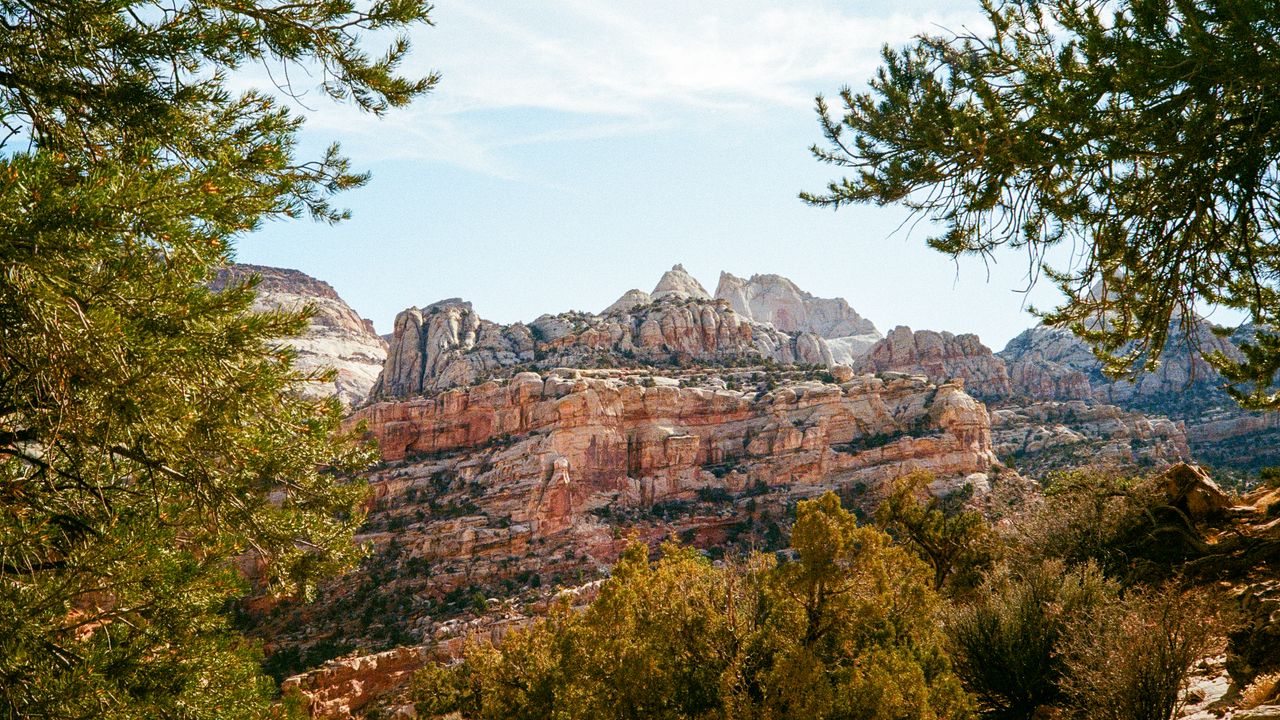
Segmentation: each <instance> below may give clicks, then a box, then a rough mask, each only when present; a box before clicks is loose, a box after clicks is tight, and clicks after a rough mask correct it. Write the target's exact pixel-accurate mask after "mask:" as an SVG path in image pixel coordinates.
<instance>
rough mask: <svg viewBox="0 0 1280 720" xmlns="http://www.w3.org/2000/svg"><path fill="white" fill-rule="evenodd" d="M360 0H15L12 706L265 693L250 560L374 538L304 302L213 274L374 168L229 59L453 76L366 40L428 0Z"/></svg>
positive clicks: (2, 667) (7, 237)
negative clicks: (295, 342) (265, 307)
mask: <svg viewBox="0 0 1280 720" xmlns="http://www.w3.org/2000/svg"><path fill="white" fill-rule="evenodd" d="M361 7H363V8H364V9H357V5H356V3H352V2H347V1H345V0H294V1H291V2H280V1H275V0H258V1H257V2H251V1H244V0H200V1H196V0H192V1H191V2H175V3H171V2H159V1H141V0H139V1H133V2H131V1H129V0H120V1H118V2H98V1H96V0H95V1H93V2H84V1H83V0H0V23H2V24H3V26H4V28H3V32H0V126H2V127H3V128H5V130H4V131H3V132H4V133H5V135H4V139H3V141H2V143H0V717H32V718H35V717H47V718H82V717H83V718H89V717H92V718H104V717H105V718H134V717H139V718H140V717H148V718H150V717H182V718H236V717H261V716H263V715H264V714H266V713H267V712H268V708H269V704H270V701H271V697H272V694H273V693H274V688H273V687H272V686H271V683H270V681H268V680H265V679H264V678H263V676H262V674H261V672H260V670H259V668H258V665H257V662H256V655H255V651H254V649H253V647H252V646H251V645H250V644H249V643H248V642H246V641H245V640H244V639H243V638H241V637H239V636H238V635H237V634H236V633H234V632H233V631H232V630H230V628H229V625H228V622H227V618H226V616H225V610H226V607H227V603H228V601H229V600H230V599H232V598H234V597H236V596H237V595H238V594H240V593H242V592H243V590H244V581H243V579H242V573H240V572H239V571H238V570H237V567H236V560H237V559H240V560H245V559H251V560H252V564H253V570H254V573H253V574H254V576H255V578H256V579H257V580H258V581H260V582H261V583H262V584H263V586H265V587H267V588H269V589H271V590H273V591H276V592H303V593H305V592H307V590H308V588H310V587H312V586H313V584H314V582H315V581H316V580H317V579H318V578H320V577H323V576H324V575H326V574H328V573H331V572H333V571H335V570H337V569H339V568H342V567H346V566H349V565H350V564H351V563H352V562H353V561H354V560H355V559H356V557H357V556H358V553H357V550H356V548H355V547H354V546H353V544H352V541H351V538H352V534H353V532H354V529H355V527H356V526H357V525H358V524H359V522H360V517H361V516H360V513H359V512H358V506H359V503H360V501H361V499H362V498H363V495H364V489H363V488H362V487H361V486H360V485H359V483H356V482H351V481H349V480H348V479H347V476H348V474H349V473H350V472H352V471H354V470H356V469H358V468H360V467H363V466H364V465H366V464H367V463H368V462H369V461H370V460H371V452H370V450H369V449H368V448H365V447H362V446H360V445H358V444H357V443H356V442H355V440H354V438H353V437H351V436H349V435H347V434H344V433H343V432H342V431H341V430H340V427H339V421H340V417H341V415H340V413H341V409H340V407H339V406H338V404H337V402H336V401H306V400H302V399H300V398H299V397H298V394H297V392H296V390H297V387H298V383H301V382H307V381H310V380H314V379H316V378H313V377H305V376H303V375H301V374H299V373H298V372H296V371H295V370H293V369H292V368H291V364H290V362H291V355H290V352H289V351H288V350H285V349H281V348H280V347H279V346H278V345H276V344H275V343H273V339H274V338H279V337H282V336H286V335H290V334H294V333H297V332H299V331H300V330H301V329H302V328H303V327H304V322H305V318H304V317H303V315H302V314H290V313H268V314H254V313H252V312H250V304H251V301H252V299H253V287H252V284H251V283H250V284H247V285H240V286H234V287H230V288H227V289H225V290H223V291H222V292H218V293H214V292H212V291H211V290H210V289H209V282H210V280H211V279H212V277H213V274H214V272H215V271H216V269H217V268H219V267H221V266H223V265H225V264H226V263H227V262H229V260H230V258H231V254H232V251H233V246H234V240H235V238H236V237H237V236H238V235H239V234H240V233H244V232H247V231H250V230H252V229H254V228H256V227H258V226H259V225H260V224H261V223H263V222H264V221H267V220H270V219H273V218H279V217H295V216H300V215H307V214H309V215H310V216H312V217H315V218H318V219H321V220H324V221H330V222H334V221H337V220H340V219H341V218H343V217H344V213H343V212H341V211H340V210H337V209H335V208H333V207H332V206H331V205H330V203H329V198H330V197H331V195H332V194H333V193H336V192H339V191H341V190H344V189H347V188H350V187H354V186H357V185H359V184H361V183H363V182H364V181H365V179H366V177H365V176H364V175H359V174H355V173H352V172H351V170H350V168H349V166H348V163H347V161H346V160H345V159H344V158H342V156H341V155H340V154H339V152H338V149H337V148H336V147H332V148H330V149H329V151H328V152H327V153H326V154H325V155H324V156H323V157H322V158H320V159H318V160H305V159H299V158H297V157H296V156H295V145H296V137H297V133H298V131H299V128H300V123H301V121H300V119H299V118H297V117H295V116H293V115H292V114H291V113H290V112H289V111H288V109H287V108H286V107H284V106H282V105H281V104H280V102H279V101H278V100H276V99H275V98H274V97H273V96H272V95H269V94H264V93H261V92H253V91H251V92H244V93H236V92H233V91H232V90H231V89H230V84H229V80H228V78H229V74H230V73H232V72H234V71H235V70H236V69H237V68H239V67H241V66H243V65H251V64H264V63H265V64H270V65H272V66H273V67H274V68H275V69H276V71H277V72H279V71H280V70H282V69H283V70H288V69H290V68H292V69H293V70H294V71H295V73H296V71H297V70H298V69H299V67H301V66H305V67H306V68H308V69H310V70H311V71H312V72H314V73H318V74H320V75H321V76H322V77H323V78H324V85H323V87H324V91H325V92H326V93H327V94H328V95H329V96H331V97H333V98H335V99H338V100H349V101H351V102H354V103H355V104H356V105H357V106H359V107H361V108H363V109H365V110H368V111H371V112H374V113H381V112H384V111H385V110H387V109H389V108H390V107H394V106H398V105H403V104H405V103H407V102H408V101H410V100H411V99H412V98H414V97H415V96H418V95H421V94H422V93H424V92H426V91H427V90H428V89H429V88H430V87H431V86H432V85H433V84H434V83H435V82H436V79H437V78H436V77H435V76H434V75H431V76H428V77H424V78H420V79H408V78H404V77H401V76H399V75H398V74H397V70H396V68H397V66H398V64H399V63H400V62H401V61H402V60H403V58H404V57H405V54H406V53H407V51H408V44H407V43H406V42H405V41H404V40H403V39H397V40H395V41H393V42H392V44H391V47H390V48H389V50H388V52H387V53H386V54H385V55H384V56H382V57H378V58H371V57H369V56H368V55H366V54H365V53H364V52H363V51H362V50H361V49H360V45H361V35H362V34H364V33H366V32H371V31H377V30H386V29H390V30H396V29H403V28H405V27H407V26H409V25H411V24H413V23H416V22H420V21H425V20H427V11H428V7H427V5H426V3H425V2H423V1H421V0H377V1H376V2H372V3H366V4H361ZM283 89H284V90H286V91H289V90H292V89H293V88H288V87H285V88H283Z"/></svg>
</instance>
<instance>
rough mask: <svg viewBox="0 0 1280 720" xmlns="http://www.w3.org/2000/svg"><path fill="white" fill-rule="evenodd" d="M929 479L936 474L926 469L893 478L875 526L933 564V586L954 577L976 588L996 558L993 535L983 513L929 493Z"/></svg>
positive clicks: (930, 564)
mask: <svg viewBox="0 0 1280 720" xmlns="http://www.w3.org/2000/svg"><path fill="white" fill-rule="evenodd" d="M931 482H933V475H931V474H929V473H924V472H915V473H911V474H910V475H906V476H903V477H901V478H899V479H898V480H897V481H895V483H894V489H893V492H892V494H890V495H889V497H888V498H886V499H885V501H884V502H882V503H881V504H880V507H878V508H876V513H875V521H876V525H879V526H880V527H882V528H885V529H886V530H887V531H888V532H889V534H890V535H892V536H893V538H894V539H895V540H898V541H899V542H901V543H903V544H905V545H906V546H907V547H909V548H910V549H911V550H912V552H914V553H916V555H918V556H920V558H921V559H922V560H924V561H925V562H927V563H929V567H930V568H932V569H933V587H934V589H935V590H941V589H942V586H943V584H944V583H945V582H947V580H948V578H952V577H957V578H958V579H959V584H960V585H961V586H967V587H972V585H973V584H975V583H976V582H977V581H978V579H979V578H980V573H981V571H982V570H983V569H985V568H986V567H988V566H990V565H991V563H992V561H993V559H994V558H995V554H996V541H995V537H994V535H993V534H992V532H991V528H990V526H989V525H987V521H986V520H985V519H983V517H982V515H981V514H979V513H977V512H974V511H972V510H964V509H963V508H962V507H960V506H959V505H960V504H959V503H944V502H943V501H941V500H939V499H938V498H934V497H930V496H929V494H928V490H927V488H928V486H929V483H931ZM922 497H923V498H924V499H921V498H922Z"/></svg>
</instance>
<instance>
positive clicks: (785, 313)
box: [716, 272, 880, 339]
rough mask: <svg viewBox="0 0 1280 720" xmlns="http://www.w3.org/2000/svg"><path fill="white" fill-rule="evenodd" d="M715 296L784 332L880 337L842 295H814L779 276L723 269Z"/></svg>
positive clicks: (745, 314)
mask: <svg viewBox="0 0 1280 720" xmlns="http://www.w3.org/2000/svg"><path fill="white" fill-rule="evenodd" d="M716 298H718V299H722V300H728V301H729V304H730V305H731V306H732V307H733V309H734V311H735V312H737V313H739V314H741V315H744V316H746V317H747V318H750V319H752V320H755V321H757V322H767V323H772V324H773V326H774V327H776V328H777V329H779V330H781V331H783V332H811V333H815V334H817V335H821V336H822V337H824V338H843V337H849V336H853V335H874V336H875V338H876V339H879V337H880V333H879V331H877V330H876V326H875V324H874V323H872V322H871V321H870V320H868V319H866V318H864V317H862V316H861V315H859V314H858V313H857V311H856V310H854V309H853V308H852V307H849V303H848V302H846V301H845V299H844V298H819V297H814V296H813V295H812V294H810V293H807V292H805V291H804V290H801V289H800V288H799V287H798V286H797V285H796V284H795V283H794V282H792V281H791V280H789V279H787V278H785V277H782V276H781V275H773V274H766V275H752V276H751V278H750V279H749V280H744V279H742V278H740V277H737V276H736V275H733V274H731V273H727V272H722V273H720V284H719V285H718V286H717V287H716Z"/></svg>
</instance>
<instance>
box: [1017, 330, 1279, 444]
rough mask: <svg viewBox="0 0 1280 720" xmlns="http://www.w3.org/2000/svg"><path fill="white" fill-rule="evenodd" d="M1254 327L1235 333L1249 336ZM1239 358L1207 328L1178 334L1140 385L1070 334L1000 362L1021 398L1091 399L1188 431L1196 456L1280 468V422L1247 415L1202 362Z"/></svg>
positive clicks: (1037, 335) (1024, 343)
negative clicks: (1107, 370) (1117, 374)
mask: <svg viewBox="0 0 1280 720" xmlns="http://www.w3.org/2000/svg"><path fill="white" fill-rule="evenodd" d="M1248 332H1249V329H1248V328H1244V329H1242V330H1241V331H1238V332H1237V333H1236V336H1235V338H1236V339H1237V340H1238V339H1240V338H1242V337H1247V335H1248ZM1211 352H1221V353H1223V354H1225V355H1227V356H1228V357H1232V358H1239V357H1240V353H1239V350H1238V349H1237V348H1236V347H1235V345H1234V344H1233V341H1232V340H1231V339H1228V338H1223V337H1220V336H1218V335H1217V334H1215V333H1214V332H1212V327H1211V326H1209V325H1208V324H1207V322H1206V323H1205V324H1204V325H1201V326H1199V327H1197V328H1195V329H1194V330H1193V331H1191V332H1185V331H1182V330H1179V331H1177V332H1175V333H1173V335H1172V337H1171V338H1170V339H1169V342H1168V344H1167V345H1166V347H1165V350H1164V354H1163V356H1162V359H1161V364H1160V367H1159V368H1157V369H1156V370H1155V371H1154V372H1149V373H1144V374H1142V375H1140V376H1139V377H1138V378H1137V379H1136V381H1131V380H1114V379H1112V378H1108V377H1106V376H1105V375H1103V373H1102V363H1101V362H1100V361H1099V360H1098V359H1097V357H1095V356H1094V354H1093V353H1092V351H1091V350H1090V349H1089V347H1088V346H1087V345H1086V344H1085V343H1084V342H1082V341H1081V340H1080V339H1078V338H1076V337H1075V336H1074V335H1072V334H1071V333H1070V332H1068V331H1066V330H1061V329H1057V328H1047V327H1043V326H1039V327H1035V328H1031V329H1029V330H1027V331H1025V332H1023V333H1022V334H1020V335H1018V336H1017V337H1015V338H1014V339H1013V340H1011V341H1009V344H1008V346H1006V347H1005V349H1004V350H1002V351H1001V352H1000V353H998V356H999V357H1000V358H1002V359H1003V360H1004V361H1005V362H1006V364H1007V365H1008V368H1009V376H1010V380H1011V383H1012V386H1013V392H1014V394H1015V395H1018V396H1021V397H1026V398H1032V399H1045V400H1077V399H1091V400H1093V401H1095V402H1099V403H1107V404H1113V405H1116V406H1119V407H1121V408H1124V409H1126V410H1128V411H1132V412H1142V413H1150V414H1161V415H1167V416H1168V417H1170V418H1172V419H1173V420H1175V421H1177V422H1180V423H1181V424H1182V425H1183V426H1184V427H1185V431H1186V436H1187V441H1188V443H1189V446H1190V449H1191V451H1192V454H1193V455H1194V456H1195V457H1196V458H1197V459H1198V460H1201V461H1203V462H1208V463H1211V464H1213V465H1216V466H1220V467H1235V468H1258V467H1262V466H1266V465H1271V464H1276V463H1280V417H1277V416H1276V414H1274V413H1251V412H1247V411H1244V410H1242V409H1241V408H1240V407H1239V406H1238V405H1237V404H1236V403H1235V401H1233V400H1232V399H1231V398H1230V397H1229V396H1228V395H1227V394H1226V393H1225V392H1224V391H1223V390H1222V389H1221V387H1220V386H1221V384H1222V383H1223V379H1222V377H1221V376H1220V375H1219V374H1218V373H1217V372H1216V371H1215V370H1214V369H1213V367H1212V366H1210V365H1209V364H1208V362H1206V361H1205V359H1204V355H1205V354H1206V353H1211Z"/></svg>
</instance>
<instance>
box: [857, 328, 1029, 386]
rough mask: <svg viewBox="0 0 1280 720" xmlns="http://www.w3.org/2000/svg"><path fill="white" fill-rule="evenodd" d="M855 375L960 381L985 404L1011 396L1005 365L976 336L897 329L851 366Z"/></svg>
mask: <svg viewBox="0 0 1280 720" xmlns="http://www.w3.org/2000/svg"><path fill="white" fill-rule="evenodd" d="M854 370H856V371H859V372H869V373H877V372H905V373H914V374H919V375H924V376H925V377H928V378H930V379H931V380H933V381H934V382H946V381H947V380H950V379H952V378H963V379H964V381H965V387H967V388H969V391H970V392H971V393H973V394H974V395H975V396H977V397H981V398H983V399H985V400H1002V399H1005V398H1008V397H1009V396H1010V395H1011V394H1012V387H1011V385H1010V383H1009V373H1008V370H1007V369H1006V368H1005V363H1004V361H1003V360H1001V359H1000V358H998V357H996V356H995V355H994V354H992V352H991V349H990V348H988V347H987V346H986V345H983V344H982V342H981V341H980V340H979V339H978V336H977V335H973V334H965V335H952V334H951V333H949V332H934V331H932V330H920V331H916V332H912V331H911V328H909V327H905V326H902V325H899V326H898V327H895V328H894V329H893V330H891V331H889V334H888V335H887V336H886V337H885V338H884V339H883V340H881V341H880V342H877V343H876V344H875V345H874V346H872V347H871V348H870V349H869V350H868V351H867V353H866V354H865V355H863V356H862V357H861V358H859V359H858V361H857V362H855V363H854Z"/></svg>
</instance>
